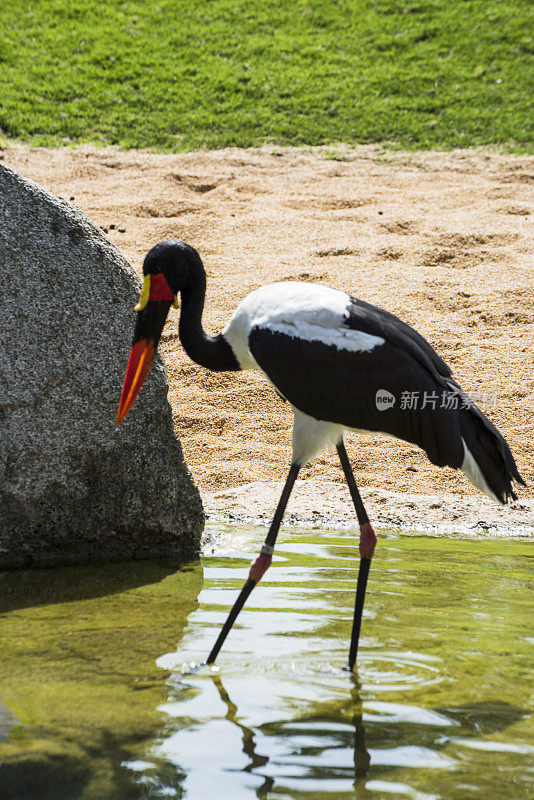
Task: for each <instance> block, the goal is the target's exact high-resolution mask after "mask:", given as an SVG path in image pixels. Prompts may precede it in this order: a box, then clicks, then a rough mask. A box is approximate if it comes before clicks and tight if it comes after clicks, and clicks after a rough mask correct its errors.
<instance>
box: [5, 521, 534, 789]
mask: <svg viewBox="0 0 534 800" xmlns="http://www.w3.org/2000/svg"><path fill="white" fill-rule="evenodd" d="M264 535H265V531H264V530H263V531H259V530H250V529H249V530H244V529H243V528H239V529H237V530H236V531H235V532H233V536H234V542H235V544H234V545H233V546H234V547H235V550H234V551H233V552H228V553H225V554H222V553H221V551H220V550H219V551H218V552H214V553H211V554H209V553H208V554H206V555H205V556H204V557H203V559H202V562H196V563H189V564H186V565H183V566H182V567H178V566H177V565H173V564H169V563H168V562H135V563H126V564H124V563H122V564H108V565H104V566H102V565H93V566H81V567H66V568H58V569H48V570H34V571H25V572H12V573H0V598H1V599H0V610H1V611H2V612H3V613H2V617H1V618H0V638H1V641H0V653H1V658H0V798H2V800H11V799H12V798H16V800H37V799H38V800H48V798H50V800H51V799H52V798H54V800H93V799H94V800H124V799H125V798H132V800H133V799H136V798H169V797H176V798H184V799H185V798H187V799H188V800H210V798H214V800H218V798H222V800H245V799H247V800H248V799H249V798H250V799H251V800H254V798H271V799H272V800H293V799H294V800H316V798H317V800H318V798H321V799H323V798H332V800H345V798H347V799H348V798H366V800H367V799H368V800H396V798H400V799H401V800H402V798H411V799H412V800H438V798H439V799H440V800H466V798H480V799H481V800H482V799H483V800H501V799H502V800H527V799H530V798H532V796H533V792H534V786H533V784H534V770H533V765H534V758H533V756H534V726H533V721H532V717H531V711H530V710H529V706H530V704H531V701H532V689H533V684H532V663H533V654H534V624H533V616H534V615H533V613H532V612H533V605H534V604H533V594H532V585H533V582H534V581H533V577H534V575H533V570H532V565H533V561H532V556H531V553H532V549H531V548H532V546H531V545H529V544H526V543H520V542H496V541H481V540H478V541H465V540H454V539H434V538H429V537H413V536H411V537H408V536H398V537H396V536H393V535H383V536H382V537H380V539H379V545H378V548H377V555H376V557H375V559H374V560H373V565H372V570H371V575H370V579H369V584H368V590H367V599H366V609H365V614H364V621H363V625H362V638H361V640H360V652H359V656H358V669H357V673H356V674H354V675H352V676H351V675H350V674H348V673H347V672H345V671H343V669H342V667H343V665H344V664H345V662H346V659H347V648H348V639H349V636H350V627H351V620H352V610H353V604H354V590H355V574H356V566H357V562H356V545H355V541H354V538H353V536H352V534H351V533H349V532H344V531H337V532H326V531H304V532H303V531H294V530H293V531H283V532H282V534H281V535H280V542H279V546H278V547H277V550H276V556H275V558H274V560H273V565H272V567H271V569H270V570H269V572H268V573H267V574H266V576H265V578H264V580H263V581H262V582H261V584H260V585H259V586H258V587H257V588H256V589H255V590H254V592H253V593H252V595H251V597H250V598H249V601H248V603H247V606H246V607H245V609H244V611H243V612H242V613H241V615H240V617H239V618H238V621H237V623H236V626H235V627H234V629H233V630H232V632H231V633H230V635H229V637H228V639H227V641H226V644H225V646H224V648H223V650H222V651H221V653H220V655H219V658H218V662H217V663H218V666H217V668H215V669H211V668H207V667H205V668H203V669H201V670H199V671H197V672H193V673H189V674H182V671H185V670H186V669H187V667H189V666H190V664H191V663H196V662H200V661H202V660H203V659H204V658H205V657H206V655H207V653H208V652H209V650H210V649H211V646H212V644H213V642H214V640H215V638H216V636H217V633H218V630H219V628H220V626H221V624H222V623H223V621H224V619H225V617H226V614H227V612H228V610H229V608H230V606H231V605H232V603H233V600H234V599H235V596H236V594H237V592H238V590H239V589H240V587H241V585H242V583H243V581H244V580H245V578H246V575H247V572H248V563H249V561H250V559H251V558H252V557H253V554H254V553H255V552H257V550H258V549H259V546H260V544H261V541H262V539H263V537H264ZM225 541H232V539H231V538H230V537H229V536H227V537H225Z"/></svg>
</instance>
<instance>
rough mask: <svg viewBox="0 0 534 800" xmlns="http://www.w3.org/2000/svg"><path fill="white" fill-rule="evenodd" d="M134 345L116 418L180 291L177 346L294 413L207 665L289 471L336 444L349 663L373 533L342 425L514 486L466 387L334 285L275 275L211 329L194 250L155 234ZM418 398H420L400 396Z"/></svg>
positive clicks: (510, 461) (263, 566)
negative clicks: (349, 509)
mask: <svg viewBox="0 0 534 800" xmlns="http://www.w3.org/2000/svg"><path fill="white" fill-rule="evenodd" d="M143 274H144V284H143V291H142V294H141V299H140V301H139V303H138V305H137V306H136V310H137V312H138V315H137V322H136V326H135V332H134V339H133V346H132V349H131V351H130V357H129V360H128V366H127V368H126V375H125V378H124V385H123V388H122V394H121V398H120V403H119V409H118V413H117V425H119V424H120V423H121V422H122V420H123V419H124V417H125V416H126V414H127V413H128V410H129V409H130V407H131V406H132V404H133V402H134V400H135V398H136V397H137V395H138V393H139V390H140V389H141V386H142V385H143V382H144V380H145V378H146V376H147V374H148V372H149V370H150V366H151V364H152V360H153V358H154V355H155V352H156V348H157V345H158V341H159V338H160V336H161V331H162V329H163V325H164V324H165V320H166V318H167V314H168V312H169V309H170V307H171V306H172V305H173V306H175V307H178V301H177V296H178V294H179V293H180V295H181V312H180V325H179V335H180V340H181V342H182V344H183V346H184V348H185V351H186V353H187V354H188V355H189V356H190V358H192V359H193V361H195V362H196V363H197V364H200V365H201V366H203V367H206V368H207V369H211V370H214V371H223V370H243V369H258V370H260V371H261V372H263V374H264V375H265V377H266V378H267V380H268V381H269V382H270V383H272V385H273V386H274V388H275V389H276V391H277V392H278V394H279V395H281V396H282V397H283V398H284V399H286V400H287V401H288V402H289V403H290V404H291V407H292V409H293V413H294V416H295V419H294V426H293V454H292V460H291V466H290V470H289V474H288V476H287V480H286V483H285V486H284V489H283V491H282V495H281V497H280V501H279V503H278V507H277V509H276V512H275V514H274V518H273V521H272V523H271V526H270V528H269V532H268V534H267V537H266V539H265V544H264V546H263V547H262V550H261V553H260V555H259V556H258V558H257V559H256V560H255V561H253V562H252V564H251V567H250V573H249V577H248V580H247V582H246V583H245V585H244V587H243V589H242V591H241V593H240V595H239V597H238V599H237V601H236V603H235V605H234V607H233V609H232V611H231V613H230V615H229V617H228V620H227V622H226V623H225V626H224V627H223V629H222V631H221V634H220V636H219V638H218V640H217V642H216V644H215V646H214V647H213V649H212V651H211V653H210V655H209V657H208V659H207V663H213V661H215V658H216V657H217V654H218V652H219V650H220V648H221V646H222V644H223V642H224V639H225V638H226V635H227V633H228V631H229V630H230V628H231V626H232V624H233V622H234V620H235V618H236V617H237V615H238V613H239V611H240V610H241V608H242V607H243V605H244V603H245V601H246V599H247V597H248V596H249V594H250V592H251V591H252V589H253V588H254V586H255V585H256V584H257V582H258V581H259V580H260V579H261V577H262V575H263V574H264V573H265V571H266V570H267V569H268V567H269V566H270V563H271V560H272V554H273V548H274V544H275V541H276V537H277V534H278V530H279V527H280V523H281V521H282V516H283V514H284V511H285V508H286V505H287V502H288V500H289V496H290V494H291V490H292V488H293V485H294V483H295V480H296V478H297V475H298V474H299V470H300V469H301V467H302V466H303V465H305V464H306V463H307V462H308V461H310V460H311V459H312V458H314V457H315V456H316V455H317V454H318V453H319V452H320V451H321V450H323V449H324V448H325V447H327V446H329V445H330V446H331V445H334V446H335V447H336V448H337V452H338V454H339V458H340V461H341V465H342V467H343V471H344V474H345V478H346V480H347V483H348V486H349V490H350V493H351V496H352V500H353V502H354V506H355V510H356V514H357V517H358V522H359V525H360V541H359V550H360V556H361V561H360V571H359V575H358V587H357V592H356V605H355V613H354V622H353V629H352V638H351V646H350V652H349V663H348V667H349V668H350V669H352V667H353V666H354V662H355V660H356V653H357V647H358V637H359V632H360V625H361V616H362V610H363V602H364V596H365V587H366V582H367V575H368V572H369V566H370V563H371V558H372V556H373V553H374V549H375V544H376V534H375V532H374V530H373V528H372V526H371V524H370V522H369V518H368V516H367V514H366V511H365V508H364V506H363V503H362V500H361V497H360V493H359V491H358V487H357V485H356V481H355V479H354V476H353V473H352V469H351V466H350V463H349V459H348V457H347V453H346V450H345V446H344V443H343V435H344V431H345V430H346V429H351V430H358V429H360V430H361V429H363V430H367V431H379V432H382V433H388V434H391V435H393V436H396V437H398V438H399V439H404V440H405V441H408V442H412V443H413V444H416V445H418V446H419V447H421V448H422V449H423V450H424V451H425V452H426V454H427V456H428V457H429V459H430V461H432V463H433V464H436V465H437V466H440V467H442V466H445V465H448V466H449V467H453V468H460V469H462V470H463V471H464V472H465V473H466V475H467V476H468V478H469V479H470V480H471V482H472V483H473V484H474V485H475V486H477V487H478V488H479V489H481V490H482V491H483V492H484V493H485V494H487V495H488V496H489V497H491V498H492V499H493V500H496V501H497V502H499V503H506V502H507V500H508V498H509V497H512V498H513V499H514V500H515V499H516V495H515V494H514V485H513V481H514V480H515V481H517V482H519V483H521V484H523V485H525V484H524V481H523V479H522V478H521V476H520V474H519V472H518V470H517V467H516V465H515V461H514V458H513V456H512V454H511V452H510V449H509V447H508V445H507V443H506V441H505V440H504V438H503V437H502V436H501V434H500V433H499V432H498V430H497V429H496V428H495V427H494V426H493V425H492V424H491V422H490V421H489V420H488V419H486V417H485V416H484V415H483V414H482V412H481V411H480V410H479V409H478V408H477V407H476V406H475V405H474V403H473V402H472V401H470V399H469V398H468V397H467V395H465V394H464V392H463V391H462V389H461V388H460V387H459V385H458V384H457V383H456V382H455V381H454V379H453V378H452V376H451V370H450V369H449V367H448V366H447V365H446V364H445V362H444V361H442V359H441V358H440V357H439V356H438V355H437V354H436V353H435V352H434V350H433V349H432V347H431V346H430V345H429V344H428V342H426V341H425V339H423V337H422V336H421V335H420V334H419V333H417V332H416V331H415V330H414V329H413V328H411V327H410V326H409V325H407V324H406V323H404V322H402V321H401V320H400V319H398V318H397V317H395V316H394V315H393V314H390V313H388V312H387V311H383V310H382V309H380V308H377V307H376V306H372V305H370V304H369V303H365V302H363V301H362V300H357V299H356V298H354V297H351V296H350V295H349V294H346V293H345V292H342V291H337V290H336V289H330V288H328V287H326V286H317V285H315V284H308V283H298V282H283V283H274V284H271V285H268V286H263V287H261V288H260V289H256V291H254V292H251V294H249V295H248V296H247V297H245V299H244V300H243V301H242V302H241V303H240V304H239V306H238V307H237V309H236V310H235V312H234V314H233V315H232V317H231V318H230V320H229V322H228V324H227V325H226V327H225V328H224V330H223V331H222V333H220V334H219V335H218V336H214V337H211V336H208V335H207V334H206V333H205V332H204V330H203V328H202V311H203V308H204V299H205V294H206V273H205V271H204V266H203V264H202V261H201V259H200V256H199V255H198V253H197V251H196V250H195V249H194V248H193V247H191V246H189V245H187V244H185V243H184V242H181V241H175V240H172V241H167V242H161V243H160V244H157V245H156V246H155V247H153V248H152V249H151V250H150V252H149V253H148V254H147V256H146V258H145V260H144V264H143ZM405 397H410V398H414V397H417V398H419V399H420V400H421V402H419V403H413V402H408V403H407V402H403V398H405Z"/></svg>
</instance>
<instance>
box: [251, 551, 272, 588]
mask: <svg viewBox="0 0 534 800" xmlns="http://www.w3.org/2000/svg"><path fill="white" fill-rule="evenodd" d="M272 560H273V557H272V555H270V554H267V553H263V552H262V553H260V554H259V556H258V557H257V558H256V559H255V560H254V561H252V562H251V564H250V572H249V573H248V577H249V578H251V579H252V580H253V581H254V583H258V581H261V579H262V578H263V576H264V575H265V573H266V572H267V570H268V569H269V567H270V566H271V561H272Z"/></svg>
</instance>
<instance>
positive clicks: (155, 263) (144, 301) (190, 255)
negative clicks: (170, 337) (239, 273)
mask: <svg viewBox="0 0 534 800" xmlns="http://www.w3.org/2000/svg"><path fill="white" fill-rule="evenodd" d="M199 268H200V271H201V272H202V274H203V273H204V270H203V267H202V261H201V260H200V256H199V255H198V253H197V251H196V250H195V249H194V248H193V247H190V246H189V245H188V244H185V242H180V241H178V240H171V241H168V242H160V244H157V245H156V246H155V247H153V248H152V250H150V251H149V252H148V253H147V255H146V257H145V260H144V263H143V275H144V281H143V289H142V292H141V298H140V300H139V302H138V304H137V305H136V307H135V310H136V311H137V320H136V324H135V331H134V337H133V342H132V349H131V350H130V357H129V359H128V366H127V367H126V375H125V376H124V384H123V387H122V393H121V399H120V402H119V409H118V411H117V425H120V424H121V422H122V420H123V419H124V417H125V416H126V414H127V413H128V411H129V410H130V408H131V407H132V405H133V402H134V400H135V398H136V397H137V395H138V394H139V392H140V390H141V387H142V385H143V383H144V382H145V379H146V376H147V375H148V373H149V371H150V367H151V366H152V362H153V360H154V356H155V354H156V348H157V346H158V342H159V339H160V336H161V332H162V330H163V326H164V324H165V320H166V319H167V314H168V313H169V309H170V307H171V306H174V307H175V308H177V307H178V299H177V295H178V292H181V291H183V290H186V289H187V288H188V286H190V285H192V284H193V280H194V277H197V280H198V273H199Z"/></svg>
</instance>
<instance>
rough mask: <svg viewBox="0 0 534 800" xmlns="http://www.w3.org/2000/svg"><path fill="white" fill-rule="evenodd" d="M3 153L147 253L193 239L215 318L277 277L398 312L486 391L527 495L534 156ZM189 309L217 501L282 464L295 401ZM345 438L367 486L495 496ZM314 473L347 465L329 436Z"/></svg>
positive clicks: (449, 473)
mask: <svg viewBox="0 0 534 800" xmlns="http://www.w3.org/2000/svg"><path fill="white" fill-rule="evenodd" d="M3 159H4V163H6V164H8V165H10V166H12V167H14V168H15V169H17V170H18V171H19V172H21V173H22V174H23V175H26V176H28V177H30V178H32V179H34V180H36V181H37V182H38V183H40V184H41V185H42V186H44V187H45V188H46V189H48V190H50V191H52V192H54V193H56V194H59V195H61V196H63V197H64V198H65V199H66V200H68V201H70V202H73V203H75V204H77V205H78V206H79V207H80V208H81V209H82V210H83V211H84V212H85V213H86V214H87V215H88V216H89V217H90V218H91V219H92V220H93V221H94V222H95V223H96V224H97V225H99V226H101V227H102V228H103V230H104V231H105V232H106V234H107V236H108V237H109V239H110V240H111V241H112V242H113V243H114V244H115V245H117V247H118V248H119V249H120V250H121V251H122V252H123V253H124V254H125V256H126V257H127V258H128V259H129V261H130V262H131V263H132V264H133V265H134V266H135V267H136V268H137V269H140V266H141V263H142V259H143V256H144V254H145V253H146V251H147V250H148V249H149V248H150V247H151V246H153V245H154V244H156V243H157V242H158V241H161V240H162V239H166V238H176V237H177V238H181V239H184V240H185V241H187V242H189V243H190V244H192V245H194V246H195V247H196V248H197V249H198V251H199V253H200V254H201V257H202V258H203V261H204V264H205V266H206V270H207V274H208V293H207V299H206V310H205V315H204V323H205V327H206V329H207V330H208V331H209V332H217V331H219V330H220V329H221V327H222V326H223V325H224V323H225V322H226V320H227V319H228V317H229V316H230V314H231V313H232V311H233V309H234V308H235V306H236V305H237V303H238V302H239V300H240V299H242V298H243V297H244V296H245V295H246V294H247V293H248V292H250V291H251V290H253V289H255V288H257V287H258V286H260V285H262V284H265V283H269V282H274V281H279V280H304V281H313V282H317V283H324V284H327V285H330V286H333V287H336V288H340V289H344V290H347V291H350V292H351V293H352V294H354V295H356V296H358V297H360V298H361V299H364V300H367V301H368V302H371V303H375V304H376V305H379V306H381V307H383V308H385V309H387V310H389V311H391V312H393V313H394V314H397V315H398V316H400V317H401V318H402V319H403V320H405V321H406V322H408V323H409V324H411V325H413V326H414V327H415V328H416V329H417V330H419V332H420V333H422V334H423V335H424V336H425V337H426V338H427V339H428V340H429V342H430V343H431V344H432V345H433V346H434V347H435V349H436V350H437V351H438V353H439V354H440V355H441V356H442V357H443V358H444V359H445V361H446V362H448V363H449V364H450V366H451V368H452V369H453V372H454V375H455V377H456V379H457V380H458V381H459V383H460V385H461V386H462V387H463V388H464V389H465V390H466V391H467V392H468V393H469V392H471V393H473V394H474V396H475V399H477V400H478V401H479V402H481V403H482V404H483V405H485V406H486V413H487V415H488V416H489V417H490V419H491V420H492V421H493V422H494V423H495V424H496V425H497V427H498V428H499V429H500V430H501V432H502V433H503V435H504V436H505V437H506V439H507V440H508V442H509V444H510V446H511V448H512V451H513V453H514V455H515V457H516V460H517V462H518V466H519V470H520V472H521V473H522V474H523V477H524V478H525V480H527V483H528V484H529V487H528V488H527V490H526V491H525V490H522V492H521V498H520V500H521V501H528V499H529V498H533V497H534V491H533V486H534V465H533V459H532V454H533V449H534V448H533V444H534V443H533V438H534V437H533V428H534V415H533V406H534V403H533V400H534V382H533V374H532V372H533V371H532V363H533V358H532V355H533V354H532V345H533V342H534V309H533V304H532V295H533V272H534V270H533V258H532V256H533V252H534V235H533V228H532V212H533V209H534V195H533V191H532V184H533V182H534V158H530V157H524V156H511V155H505V154H501V153H497V152H495V153H493V152H488V151H484V152H477V151H453V152H449V153H441V152H424V153H404V152H395V151H388V150H386V149H384V148H382V147H380V146H378V145H369V146H361V147H356V148H349V147H344V146H339V147H334V148H332V147H330V148H328V147H324V148H300V149H298V148H294V149H293V148H279V147H274V146H265V147H263V148H260V149H254V150H239V149H227V150H219V151H210V152H193V153H185V154H178V155H162V154H155V153H149V152H139V151H133V152H122V151H119V150H116V149H104V150H101V149H96V148H91V147H82V148H79V149H58V150H47V149H43V148H29V147H26V146H18V145H13V146H9V147H7V148H6V149H5V150H4V152H3ZM177 322H178V315H177V314H175V315H174V316H173V317H172V318H171V319H170V321H169V322H168V324H167V326H166V328H165V331H164V335H163V344H162V346H163V349H164V352H165V357H166V361H167V368H168V373H169V381H170V392H169V399H170V402H171V404H172V408H173V414H174V420H175V426H176V431H177V433H178V435H179V437H180V439H181V441H182V445H183V449H184V453H185V456H186V459H187V462H188V464H189V466H190V468H191V471H192V473H193V475H194V478H195V480H196V481H197V483H198V485H199V486H200V488H201V490H202V491H203V492H204V493H206V496H208V494H209V498H210V501H209V503H208V505H209V506H210V507H211V508H212V510H213V509H214V508H215V507H214V506H213V503H215V500H214V499H213V497H214V496H215V495H218V496H219V500H220V509H223V510H224V507H225V503H227V504H228V503H230V502H231V501H230V500H225V499H224V494H225V492H227V491H228V490H233V489H235V487H239V486H242V485H244V484H248V483H250V482H257V481H260V482H266V481H280V480H282V479H283V478H284V477H285V474H286V472H287V468H288V463H289V458H290V442H291V422H292V414H291V410H290V408H289V407H288V405H287V404H285V403H284V402H283V401H282V400H280V399H279V398H278V397H277V395H276V394H275V392H274V391H273V389H272V388H271V387H270V386H269V385H268V384H267V383H266V382H265V381H264V379H263V378H262V376H261V375H259V374H256V373H250V372H245V373H241V374H230V373H227V374H211V373H209V372H207V371H206V370H204V369H202V368H200V367H198V366H197V365H195V364H193V363H191V361H189V359H188V358H187V356H186V355H185V353H184V352H183V349H182V348H181V346H180V342H179V340H178V327H177ZM129 336H130V333H129V332H128V337H129ZM118 391H119V392H120V387H118ZM348 451H349V455H350V456H351V458H352V461H353V464H354V468H355V471H356V475H357V480H358V481H359V482H360V483H361V485H362V486H363V487H364V489H365V490H366V491H367V490H368V491H371V490H373V489H376V490H378V491H385V492H390V493H392V492H393V493H409V494H410V495H414V496H417V495H419V494H420V495H421V501H422V502H423V503H425V502H426V501H425V499H424V497H425V496H428V495H435V496H438V495H439V496H441V495H446V496H448V497H452V498H458V499H461V498H468V497H471V498H473V499H476V498H481V495H480V494H479V493H478V492H477V490H476V489H474V488H473V487H471V485H470V484H469V483H468V481H467V479H466V478H464V476H463V475H462V474H461V473H459V472H455V471H453V470H450V469H438V468H436V467H434V466H433V465H432V464H430V463H429V462H428V460H427V458H426V456H425V455H424V454H422V453H421V452H420V451H419V450H418V449H417V448H415V447H414V446H412V445H409V444H406V443H404V442H400V441H397V440H394V439H391V438H387V437H385V436H379V435H374V434H364V435H357V434H349V435H348ZM301 476H302V478H303V479H305V480H313V481H319V482H323V483H324V482H326V483H325V485H327V484H328V482H333V483H334V484H335V483H340V482H342V480H343V476H342V473H341V469H340V467H339V465H338V463H337V460H336V457H335V454H332V453H325V454H323V455H321V456H320V457H319V458H318V459H317V460H316V461H315V462H314V463H313V464H312V465H310V466H309V467H306V468H305V469H304V470H303V471H302V473H301ZM312 499H313V498H312V497H310V501H311V500H312ZM265 502H266V506H267V505H268V504H269V503H270V502H271V500H270V499H268V500H267V499H266V501H265ZM390 502H393V501H392V500H391V497H390ZM210 504H211V505H210ZM215 505H216V504H215ZM312 505H313V503H312ZM528 508H532V506H531V505H530V504H529V503H528V504H527V506H525V508H524V509H523V512H525V509H526V510H528ZM215 510H216V508H215ZM518 510H520V509H518ZM523 512H522V513H523Z"/></svg>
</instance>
